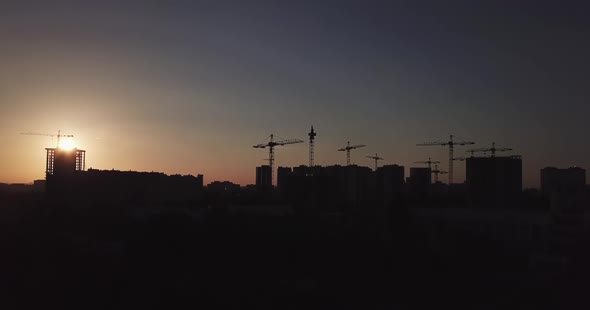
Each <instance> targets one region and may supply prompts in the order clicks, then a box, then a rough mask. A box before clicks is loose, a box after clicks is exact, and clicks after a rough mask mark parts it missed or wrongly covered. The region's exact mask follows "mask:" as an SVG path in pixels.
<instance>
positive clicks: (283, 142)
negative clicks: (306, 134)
mask: <svg viewBox="0 0 590 310" xmlns="http://www.w3.org/2000/svg"><path fill="white" fill-rule="evenodd" d="M302 142H303V141H302V140H299V139H282V140H278V141H275V140H274V134H270V141H268V142H267V143H261V144H257V145H254V146H253V147H254V148H257V149H264V148H267V147H268V151H269V155H268V163H269V164H270V184H273V179H274V177H273V176H274V165H275V146H282V145H287V144H295V143H302Z"/></svg>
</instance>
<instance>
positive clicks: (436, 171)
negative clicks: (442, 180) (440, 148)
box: [432, 164, 447, 183]
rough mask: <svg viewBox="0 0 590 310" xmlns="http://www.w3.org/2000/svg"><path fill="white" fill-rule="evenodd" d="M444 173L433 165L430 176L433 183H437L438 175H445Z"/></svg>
mask: <svg viewBox="0 0 590 310" xmlns="http://www.w3.org/2000/svg"><path fill="white" fill-rule="evenodd" d="M446 173H447V172H446V171H442V170H438V165H437V164H435V165H434V170H432V174H434V183H438V175H439V174H446Z"/></svg>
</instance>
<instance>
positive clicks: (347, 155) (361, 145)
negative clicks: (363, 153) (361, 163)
mask: <svg viewBox="0 0 590 310" xmlns="http://www.w3.org/2000/svg"><path fill="white" fill-rule="evenodd" d="M365 146H366V145H364V144H357V145H350V141H347V142H346V146H345V147H343V148H340V149H338V151H339V152H344V151H346V165H347V166H350V150H354V149H358V148H361V147H365Z"/></svg>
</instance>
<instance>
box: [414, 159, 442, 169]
mask: <svg viewBox="0 0 590 310" xmlns="http://www.w3.org/2000/svg"><path fill="white" fill-rule="evenodd" d="M414 164H428V169H430V170H432V164H440V161H433V160H432V159H430V157H428V160H425V161H415V162H414Z"/></svg>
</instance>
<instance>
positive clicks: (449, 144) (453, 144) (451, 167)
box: [416, 135, 475, 185]
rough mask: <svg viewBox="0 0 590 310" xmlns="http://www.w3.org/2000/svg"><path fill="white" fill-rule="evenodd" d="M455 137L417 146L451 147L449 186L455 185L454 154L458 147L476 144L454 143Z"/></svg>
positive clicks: (466, 142) (451, 136)
mask: <svg viewBox="0 0 590 310" xmlns="http://www.w3.org/2000/svg"><path fill="white" fill-rule="evenodd" d="M453 138H454V136H453V135H450V136H449V141H446V142H445V141H436V142H428V143H419V144H416V145H417V146H434V145H440V146H448V147H449V185H451V184H453V154H454V153H453V152H454V150H455V146H456V145H470V144H475V142H471V141H454V140H453Z"/></svg>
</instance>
